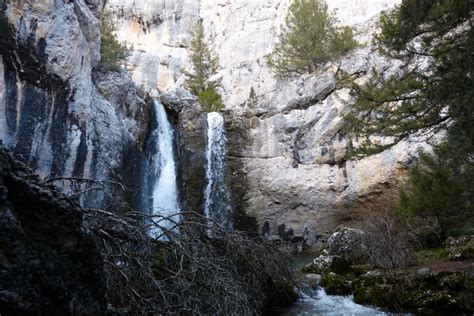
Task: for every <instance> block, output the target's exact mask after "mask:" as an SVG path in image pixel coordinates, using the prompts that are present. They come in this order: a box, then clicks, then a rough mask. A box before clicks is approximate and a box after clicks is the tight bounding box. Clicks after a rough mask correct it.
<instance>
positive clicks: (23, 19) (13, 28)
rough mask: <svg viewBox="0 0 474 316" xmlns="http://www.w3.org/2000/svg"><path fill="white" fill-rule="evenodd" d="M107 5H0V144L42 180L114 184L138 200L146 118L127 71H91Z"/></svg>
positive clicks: (102, 196)
mask: <svg viewBox="0 0 474 316" xmlns="http://www.w3.org/2000/svg"><path fill="white" fill-rule="evenodd" d="M103 5H104V1H102V0H89V1H83V0H79V1H9V2H8V3H5V4H2V5H1V7H0V28H1V32H0V139H1V140H2V141H3V143H4V144H5V145H6V146H8V148H9V149H11V150H12V151H13V153H14V155H15V156H16V157H18V158H20V159H21V160H23V161H24V162H26V163H28V165H29V166H30V167H32V168H33V169H35V170H36V171H37V172H38V173H40V174H41V175H42V176H44V177H76V178H86V179H89V178H93V179H96V180H111V179H114V180H116V181H120V182H122V183H124V184H125V185H127V186H130V191H127V192H133V193H131V195H137V194H138V193H137V190H138V189H139V184H138V183H137V182H138V180H139V177H138V176H137V174H138V172H139V169H140V166H139V164H140V160H141V159H142V158H143V147H144V145H143V144H144V142H145V141H144V138H145V137H146V133H147V129H148V119H147V118H148V117H149V113H148V110H147V106H146V102H145V94H144V93H143V92H141V91H139V90H138V89H137V88H136V87H135V86H134V85H133V83H132V81H131V78H130V76H129V75H128V74H126V73H125V72H121V73H101V72H98V71H95V70H94V69H95V67H97V66H98V63H99V59H100V49H99V48H100V28H99V19H100V15H101V11H102V7H103ZM93 77H94V80H93ZM125 161H126V163H125ZM124 165H126V166H127V168H126V169H124V168H122V167H123V166H124ZM131 174H133V175H131ZM58 184H60V182H58ZM68 185H70V183H69V182H67V181H66V182H65V183H64V186H65V187H68ZM99 191H100V190H99ZM112 191H114V189H112ZM119 195H120V194H119ZM107 196H108V193H105V192H104V191H102V192H99V193H97V194H95V195H94V200H95V201H98V203H99V205H100V203H101V202H105V200H106V197H107ZM89 200H90V199H89ZM116 200H117V201H119V203H121V202H122V201H121V199H120V198H117V199H116ZM96 205H97V204H96Z"/></svg>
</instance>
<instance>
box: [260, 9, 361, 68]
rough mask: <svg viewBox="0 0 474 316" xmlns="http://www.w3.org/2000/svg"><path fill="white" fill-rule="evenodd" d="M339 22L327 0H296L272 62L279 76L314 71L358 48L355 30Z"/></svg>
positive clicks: (269, 62) (290, 10)
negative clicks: (330, 12)
mask: <svg viewBox="0 0 474 316" xmlns="http://www.w3.org/2000/svg"><path fill="white" fill-rule="evenodd" d="M337 22H338V21H337V19H336V18H335V17H334V16H332V15H330V14H329V13H328V8H327V5H326V3H325V2H324V1H323V0H295V1H294V2H293V3H292V4H291V5H290V8H289V11H288V15H287V16H286V20H285V26H284V28H283V31H282V33H281V35H280V41H279V43H278V44H277V45H276V46H275V48H274V50H273V52H272V53H271V54H270V55H269V56H268V60H267V62H268V65H269V66H270V67H271V68H272V69H273V71H274V72H275V74H276V75H277V76H279V77H285V76H288V75H292V74H302V73H311V72H313V71H315V70H316V69H317V68H318V66H320V65H321V64H324V63H326V62H328V61H330V60H331V59H334V58H337V57H339V56H341V55H343V54H345V53H347V52H348V51H350V50H352V49H354V48H355V47H357V42H356V41H355V40H354V38H353V32H352V29H351V28H350V27H339V26H337Z"/></svg>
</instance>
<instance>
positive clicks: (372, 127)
mask: <svg viewBox="0 0 474 316" xmlns="http://www.w3.org/2000/svg"><path fill="white" fill-rule="evenodd" d="M473 7H474V4H473V3H472V1H456V0H442V1H418V0H404V1H403V3H402V4H401V6H400V7H399V8H398V9H397V10H395V11H393V12H392V13H389V14H385V15H383V16H382V18H381V19H380V27H381V29H382V33H381V34H380V35H378V36H377V38H376V39H377V42H378V44H379V47H380V50H381V51H382V52H384V53H386V54H388V55H389V56H391V57H398V58H400V59H401V60H402V61H404V62H405V63H406V65H407V68H409V69H410V68H411V70H410V71H406V72H405V73H403V74H399V75H396V76H392V77H390V78H384V77H383V76H382V75H378V74H374V76H373V78H372V79H371V81H370V82H369V83H368V84H367V85H366V86H364V87H354V94H355V96H356V97H357V98H358V101H357V103H356V104H355V105H354V108H353V111H352V112H351V113H349V114H348V116H347V120H346V121H347V126H346V127H347V129H348V131H349V132H351V133H353V134H355V135H357V136H362V137H365V143H364V142H363V143H364V145H365V146H362V151H361V152H362V153H363V154H367V153H369V154H371V153H373V152H380V151H382V150H384V149H385V148H387V147H390V146H393V145H395V144H397V143H398V142H400V141H401V140H404V139H407V138H408V137H410V136H412V135H421V136H423V135H432V134H433V133H434V132H438V131H440V130H448V132H449V134H450V135H451V136H452V137H451V139H450V142H451V140H452V141H454V142H456V143H457V145H456V146H455V147H458V146H460V145H461V143H462V144H463V145H461V146H469V147H472V144H473V140H474V128H473V126H474V125H473V124H472V122H473V121H474V108H473V107H472V104H473V102H474V80H473V79H472V73H473V72H474V55H473V54H472V51H473V50H474V32H473V30H472V23H467V21H468V20H469V18H470V14H471V13H470V12H472V10H473ZM420 57H422V58H428V60H429V62H430V70H429V72H427V71H422V70H419V69H417V68H415V69H413V67H408V65H409V64H414V63H415V59H417V58H420ZM371 136H389V137H393V138H392V142H390V143H388V144H385V145H377V144H373V143H371V142H370V141H369V139H370V137H371ZM359 153H360V152H359Z"/></svg>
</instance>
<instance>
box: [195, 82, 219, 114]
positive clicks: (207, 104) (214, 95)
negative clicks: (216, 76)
mask: <svg viewBox="0 0 474 316" xmlns="http://www.w3.org/2000/svg"><path fill="white" fill-rule="evenodd" d="M198 101H199V104H200V105H201V107H202V109H203V110H204V111H206V112H217V111H219V110H221V109H223V108H224V107H225V106H224V103H223V102H222V98H221V96H220V94H219V93H218V92H217V90H216V88H215V87H214V86H213V85H211V84H208V85H207V87H206V88H205V89H204V90H202V91H201V92H199V94H198Z"/></svg>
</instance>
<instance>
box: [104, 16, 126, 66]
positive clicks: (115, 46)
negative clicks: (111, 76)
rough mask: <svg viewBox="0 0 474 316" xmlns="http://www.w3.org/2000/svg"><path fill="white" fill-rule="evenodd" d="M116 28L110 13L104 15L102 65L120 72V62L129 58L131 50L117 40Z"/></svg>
mask: <svg viewBox="0 0 474 316" xmlns="http://www.w3.org/2000/svg"><path fill="white" fill-rule="evenodd" d="M115 31H116V30H115V26H114V23H113V21H112V18H111V15H110V13H109V12H104V13H103V14H102V19H101V25H100V33H101V42H100V58H101V64H102V65H103V66H105V67H106V68H108V69H110V70H114V71H118V70H119V69H120V68H119V62H120V61H122V60H124V59H125V58H127V56H128V55H129V53H130V49H129V48H128V47H127V46H126V45H125V44H123V43H121V42H119V41H118V40H117V36H116V35H115Z"/></svg>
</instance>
